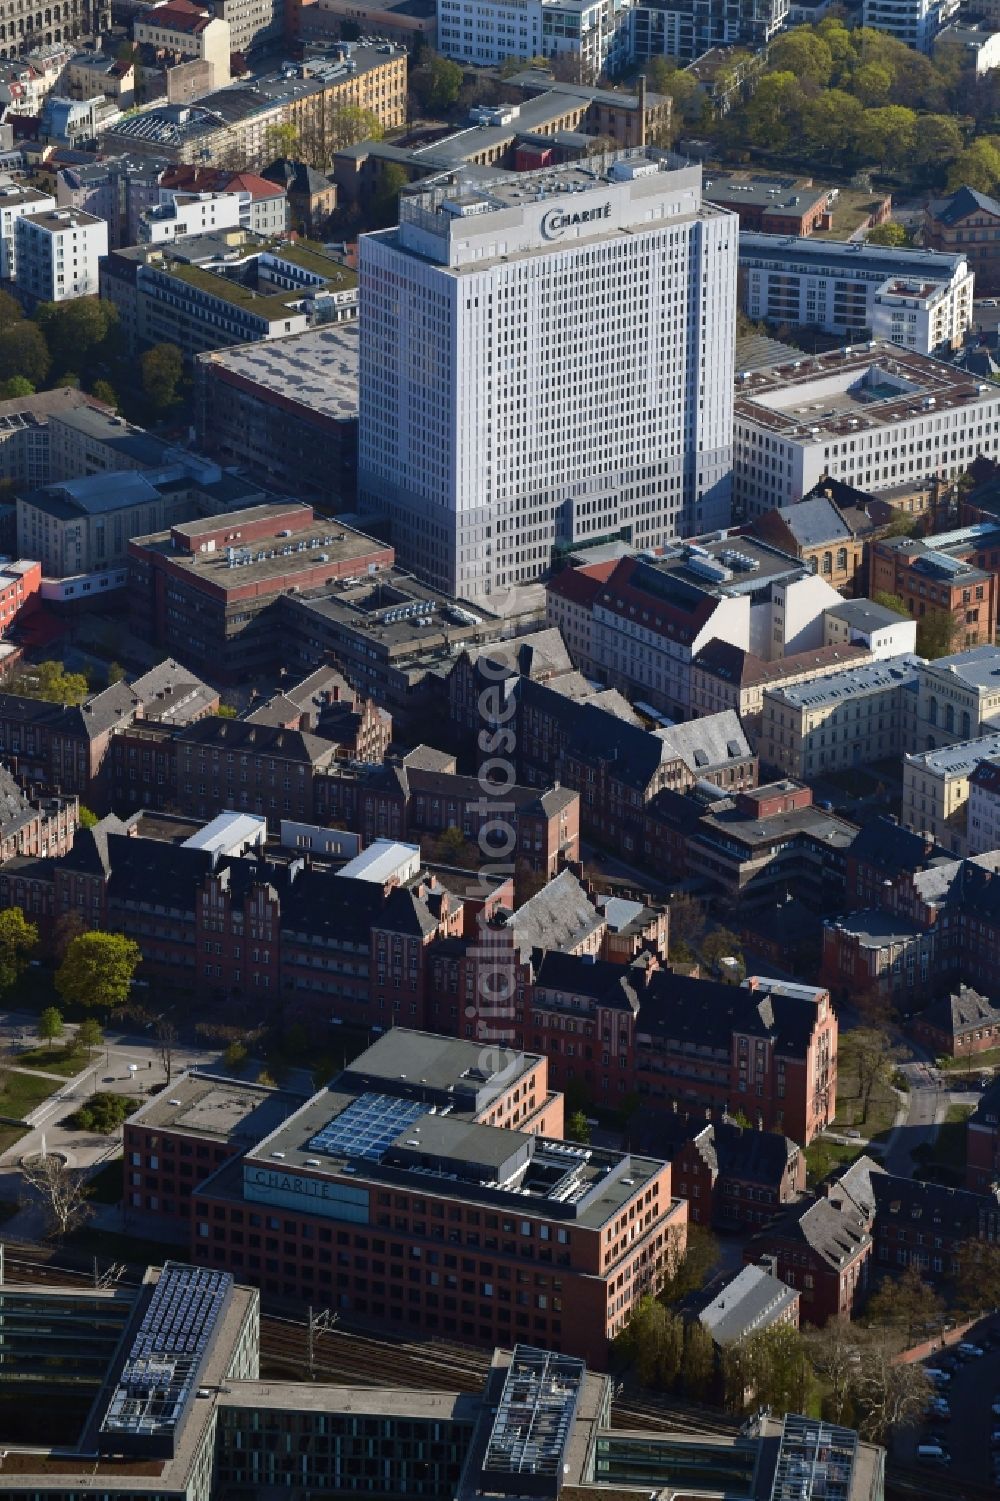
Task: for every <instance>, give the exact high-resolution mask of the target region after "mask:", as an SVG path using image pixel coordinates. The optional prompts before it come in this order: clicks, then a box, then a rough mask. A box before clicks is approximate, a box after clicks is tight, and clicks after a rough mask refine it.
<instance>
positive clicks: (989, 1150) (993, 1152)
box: [965, 1082, 1000, 1194]
mask: <svg viewBox="0 0 1000 1501" xmlns="http://www.w3.org/2000/svg"><path fill="white" fill-rule="evenodd" d="M998 1182H1000V1082H994V1083H993V1084H991V1085H990V1087H989V1089H988V1090H987V1091H986V1093H985V1094H984V1095H983V1097H982V1099H981V1100H980V1101H979V1104H978V1105H977V1106H976V1108H975V1110H974V1111H973V1112H972V1114H971V1116H970V1117H969V1121H968V1125H967V1126H966V1135H965V1186H966V1188H968V1189H970V1190H971V1191H972V1192H973V1193H979V1194H981V1193H986V1192H987V1191H988V1190H989V1189H990V1188H991V1187H992V1186H993V1184H994V1183H998Z"/></svg>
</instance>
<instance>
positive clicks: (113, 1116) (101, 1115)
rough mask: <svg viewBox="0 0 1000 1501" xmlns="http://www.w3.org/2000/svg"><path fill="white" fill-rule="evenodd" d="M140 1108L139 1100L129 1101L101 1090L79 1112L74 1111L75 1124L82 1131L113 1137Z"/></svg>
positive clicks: (127, 1098) (124, 1096)
mask: <svg viewBox="0 0 1000 1501" xmlns="http://www.w3.org/2000/svg"><path fill="white" fill-rule="evenodd" d="M138 1108H139V1101H138V1100H132V1099H129V1097H128V1096H127V1095H123V1094H112V1093H111V1092H110V1091H109V1090H100V1091H99V1092H98V1093H97V1094H92V1095H91V1096H90V1099H89V1100H86V1101H85V1102H84V1103H83V1104H82V1105H81V1106H80V1108H79V1110H76V1111H74V1113H73V1124H74V1125H76V1126H79V1127H80V1129H81V1131H97V1132H99V1133H100V1135H101V1136H111V1135H112V1134H113V1133H114V1132H115V1131H117V1130H118V1128H119V1126H121V1125H123V1124H124V1122H125V1121H127V1120H128V1118H129V1116H130V1115H131V1114H132V1113H133V1111H135V1110H138Z"/></svg>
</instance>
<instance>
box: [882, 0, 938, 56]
mask: <svg viewBox="0 0 1000 1501" xmlns="http://www.w3.org/2000/svg"><path fill="white" fill-rule="evenodd" d="M958 6H959V0H864V5H863V7H862V12H861V14H862V25H864V26H871V27H872V28H873V29H874V30H875V31H887V32H888V33H889V35H890V36H894V37H897V38H898V39H899V41H901V42H905V43H906V45H907V46H908V47H914V48H916V50H917V51H918V52H930V50H931V47H932V45H933V42H934V38H935V37H936V36H937V34H938V32H939V31H940V30H941V28H942V26H943V25H944V24H945V22H946V21H947V20H948V19H949V18H950V17H951V16H953V15H954V14H955V12H956V11H957V10H958Z"/></svg>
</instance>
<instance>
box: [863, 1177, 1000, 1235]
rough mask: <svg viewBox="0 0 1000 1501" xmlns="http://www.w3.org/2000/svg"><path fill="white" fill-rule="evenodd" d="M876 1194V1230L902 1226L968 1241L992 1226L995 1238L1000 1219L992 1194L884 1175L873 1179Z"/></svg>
mask: <svg viewBox="0 0 1000 1501" xmlns="http://www.w3.org/2000/svg"><path fill="white" fill-rule="evenodd" d="M872 1189H873V1191H874V1194H875V1230H876V1234H878V1233H880V1232H881V1231H882V1230H883V1229H884V1227H885V1226H886V1225H889V1224H905V1225H907V1226H908V1227H909V1228H911V1229H913V1230H914V1231H923V1232H925V1233H927V1234H933V1233H934V1232H935V1231H937V1232H939V1233H943V1234H945V1235H950V1236H955V1237H956V1238H957V1239H960V1240H968V1239H971V1238H974V1237H976V1236H980V1235H983V1236H985V1235H986V1231H987V1227H988V1226H990V1225H992V1226H993V1233H992V1234H991V1235H990V1237H989V1238H990V1239H991V1240H992V1239H994V1238H995V1234H996V1228H997V1223H998V1220H1000V1200H998V1197H997V1195H996V1194H995V1193H987V1194H977V1193H970V1192H969V1191H968V1189H964V1188H946V1187H945V1186H944V1185H943V1184H941V1183H928V1182H925V1181H924V1180H923V1179H921V1178H901V1177H897V1176H896V1175H895V1174H893V1173H883V1174H882V1175H881V1176H879V1177H876V1178H873V1179H872Z"/></svg>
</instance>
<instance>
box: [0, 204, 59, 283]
mask: <svg viewBox="0 0 1000 1501" xmlns="http://www.w3.org/2000/svg"><path fill="white" fill-rule="evenodd" d="M55 206H56V200H55V199H54V198H53V197H52V196H51V195H50V194H48V193H40V192H39V191H38V189H37V188H26V187H22V186H21V185H20V184H16V185H15V184H12V185H10V186H8V187H0V280H3V281H14V279H15V278H16V276H17V221H18V219H20V218H21V217H22V216H23V215H24V214H44V213H48V212H50V211H51V210H52V209H54V208H55Z"/></svg>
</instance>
